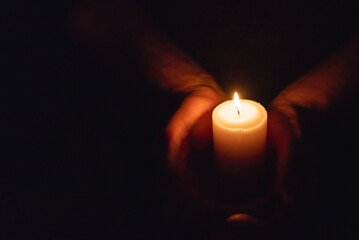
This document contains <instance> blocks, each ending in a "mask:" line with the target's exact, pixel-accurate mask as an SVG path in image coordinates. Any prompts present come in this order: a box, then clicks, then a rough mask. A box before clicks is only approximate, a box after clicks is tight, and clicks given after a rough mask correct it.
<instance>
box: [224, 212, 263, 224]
mask: <svg viewBox="0 0 359 240" xmlns="http://www.w3.org/2000/svg"><path fill="white" fill-rule="evenodd" d="M226 222H227V225H228V226H230V227H232V226H233V227H234V226H236V227H237V226H249V225H256V224H258V219H257V218H255V217H253V216H251V215H249V214H245V213H239V214H234V215H232V216H230V217H229V218H227V220H226Z"/></svg>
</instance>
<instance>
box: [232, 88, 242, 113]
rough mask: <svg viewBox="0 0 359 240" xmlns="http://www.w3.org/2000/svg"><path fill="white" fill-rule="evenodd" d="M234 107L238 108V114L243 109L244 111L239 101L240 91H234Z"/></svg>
mask: <svg viewBox="0 0 359 240" xmlns="http://www.w3.org/2000/svg"><path fill="white" fill-rule="evenodd" d="M233 103H234V107H235V109H236V110H237V114H238V115H240V114H241V111H242V108H241V102H240V101H239V96H238V93H237V92H235V93H234V101H233Z"/></svg>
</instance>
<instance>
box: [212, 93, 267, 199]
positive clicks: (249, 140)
mask: <svg viewBox="0 0 359 240" xmlns="http://www.w3.org/2000/svg"><path fill="white" fill-rule="evenodd" d="M236 97H237V99H236ZM212 122H213V124H212V125H213V147H214V154H215V165H216V171H217V174H218V178H219V180H220V182H221V183H222V184H223V185H224V186H225V187H226V188H228V189H230V190H233V191H236V192H243V191H248V190H250V189H251V188H253V187H254V186H255V185H257V184H258V181H259V180H260V178H261V175H262V171H263V167H264V155H265V149H266V138H267V111H266V110H265V108H264V107H263V106H262V105H261V104H259V103H257V102H254V101H251V100H239V99H238V95H237V93H235V100H230V101H226V102H223V103H221V104H219V105H218V106H217V107H216V108H215V109H214V110H213V113H212Z"/></svg>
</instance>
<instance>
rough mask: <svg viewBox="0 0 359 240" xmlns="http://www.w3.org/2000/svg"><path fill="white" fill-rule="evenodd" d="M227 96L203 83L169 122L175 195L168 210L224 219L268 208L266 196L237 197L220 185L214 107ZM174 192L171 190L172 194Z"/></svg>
mask: <svg viewBox="0 0 359 240" xmlns="http://www.w3.org/2000/svg"><path fill="white" fill-rule="evenodd" d="M225 100H226V98H225V96H224V94H223V93H222V92H221V91H215V90H213V89H211V88H207V87H201V88H198V89H196V90H195V91H193V92H191V93H190V94H189V95H188V96H187V97H186V98H185V100H184V101H183V103H182V105H181V106H180V108H179V109H178V111H177V112H176V113H175V114H174V116H173V117H172V119H171V121H170V123H169V124H168V126H167V137H168V163H169V167H170V170H171V173H172V175H171V177H172V180H173V181H172V183H174V184H173V185H172V186H171V189H170V190H171V192H173V193H172V199H170V200H169V201H168V202H167V204H172V206H169V208H171V209H168V210H167V211H168V212H170V211H171V210H172V211H173V210H174V209H175V210H174V211H176V210H177V212H175V213H174V214H176V217H178V215H181V216H182V217H184V218H186V219H187V220H192V221H195V222H197V223H198V222H200V224H205V223H204V222H211V221H212V222H216V223H220V222H221V223H222V224H223V223H224V222H225V219H226V218H227V217H228V216H230V215H231V214H233V213H235V212H238V211H242V212H243V211H244V212H247V213H253V212H258V211H260V210H259V209H261V208H262V209H263V208H265V203H264V202H263V198H262V197H260V198H256V199H251V201H240V202H238V201H233V199H231V197H229V196H227V195H226V194H224V193H223V192H221V188H220V187H217V182H216V180H215V172H214V171H213V168H212V167H213V149H212V111H213V109H214V108H215V107H216V106H217V105H218V104H220V103H222V102H223V101H225ZM169 195H171V194H169Z"/></svg>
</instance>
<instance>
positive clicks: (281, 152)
mask: <svg viewBox="0 0 359 240" xmlns="http://www.w3.org/2000/svg"><path fill="white" fill-rule="evenodd" d="M300 137H301V130H300V126H299V122H298V116H297V111H296V110H295V107H294V106H292V105H291V104H289V103H288V102H286V101H277V100H275V101H273V102H272V104H271V105H270V107H269V110H268V151H267V157H268V161H269V164H270V165H271V169H273V170H274V173H275V174H274V176H275V177H274V181H273V184H272V185H271V187H270V190H269V191H268V193H267V195H266V196H265V198H266V202H267V203H268V202H270V204H267V207H269V209H268V211H267V214H265V215H262V216H256V215H255V214H247V213H243V212H238V213H237V214H233V215H231V216H230V217H228V218H227V226H228V228H229V232H230V233H231V234H233V235H235V236H238V237H241V238H242V239H249V238H250V239H281V238H286V237H288V235H289V234H291V233H292V232H293V227H294V226H295V223H294V222H293V221H292V220H293V219H295V218H297V216H293V215H298V214H300V213H298V212H294V211H295V209H298V202H297V198H296V193H295V189H293V188H292V185H291V178H293V174H292V173H293V171H292V170H293V168H295V165H296V154H295V153H296V151H297V147H298V143H299V140H300Z"/></svg>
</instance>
